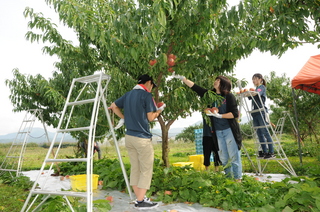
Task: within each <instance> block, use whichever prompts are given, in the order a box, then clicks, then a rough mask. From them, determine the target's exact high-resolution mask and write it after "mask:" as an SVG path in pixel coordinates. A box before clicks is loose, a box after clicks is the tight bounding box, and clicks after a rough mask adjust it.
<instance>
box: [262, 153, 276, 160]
mask: <svg viewBox="0 0 320 212" xmlns="http://www.w3.org/2000/svg"><path fill="white" fill-rule="evenodd" d="M275 157H276V156H275V155H274V154H273V153H267V154H266V156H264V159H269V158H275Z"/></svg>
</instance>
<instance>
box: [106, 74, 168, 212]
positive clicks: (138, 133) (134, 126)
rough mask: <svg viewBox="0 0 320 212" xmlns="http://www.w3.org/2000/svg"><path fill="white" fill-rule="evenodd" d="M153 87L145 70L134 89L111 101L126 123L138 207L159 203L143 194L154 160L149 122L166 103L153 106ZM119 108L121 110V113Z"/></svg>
mask: <svg viewBox="0 0 320 212" xmlns="http://www.w3.org/2000/svg"><path fill="white" fill-rule="evenodd" d="M154 87H156V84H155V83H154V82H153V79H152V77H150V76H149V75H147V74H145V75H141V76H140V77H139V79H138V84H137V85H136V86H135V87H134V88H133V90H131V91H129V92H127V93H125V94H124V95H123V96H121V97H120V98H119V99H117V100H116V101H115V102H114V103H112V104H111V109H112V110H113V112H114V113H115V114H116V115H117V116H119V117H120V118H121V120H120V123H124V124H125V126H126V135H125V146H126V148H127V150H128V154H129V158H130V163H131V173H130V185H131V186H132V188H133V190H134V193H135V195H136V197H137V200H136V202H135V208H138V209H148V208H154V207H157V206H158V203H153V202H151V201H149V198H147V197H145V194H146V192H147V190H148V189H149V188H150V184H151V179H152V173H153V161H154V150H153V146H152V134H151V132H150V126H149V122H150V121H153V120H154V119H156V118H157V117H158V116H159V115H160V113H161V112H162V111H163V110H164V108H165V106H166V105H165V104H164V105H162V106H161V107H160V108H157V107H156V104H155V102H154V100H153V98H152V94H151V93H150V92H151V90H152V88H154ZM121 109H123V110H124V114H123V113H122V112H121ZM117 127H119V126H117Z"/></svg>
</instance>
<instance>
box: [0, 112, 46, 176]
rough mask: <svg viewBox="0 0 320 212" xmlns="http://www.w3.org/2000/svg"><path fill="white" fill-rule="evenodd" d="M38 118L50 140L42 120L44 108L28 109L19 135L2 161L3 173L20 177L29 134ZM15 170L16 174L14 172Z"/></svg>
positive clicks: (1, 168)
mask: <svg viewBox="0 0 320 212" xmlns="http://www.w3.org/2000/svg"><path fill="white" fill-rule="evenodd" d="M38 119H39V120H40V121H41V122H42V124H43V129H44V131H45V135H46V139H47V141H48V142H50V141H49V137H48V132H47V130H46V127H45V124H44V122H43V120H42V110H41V109H30V110H27V112H26V114H25V116H24V118H23V121H22V123H21V126H20V128H19V131H18V132H17V135H16V137H15V139H14V140H13V142H12V144H11V146H10V148H9V150H8V152H7V155H6V157H5V159H4V160H3V161H2V164H1V166H0V171H1V174H4V173H5V172H9V173H10V175H11V177H18V176H20V175H21V168H22V164H23V160H24V154H25V151H26V147H27V143H28V140H29V138H30V135H29V134H30V133H31V131H32V129H33V126H34V123H35V121H37V120H38ZM13 172H15V174H13Z"/></svg>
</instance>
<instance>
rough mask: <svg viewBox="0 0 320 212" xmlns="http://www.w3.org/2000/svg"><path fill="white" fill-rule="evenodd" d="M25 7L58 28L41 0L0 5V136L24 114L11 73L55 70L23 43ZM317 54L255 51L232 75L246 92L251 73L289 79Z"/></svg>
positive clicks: (310, 50)
mask: <svg viewBox="0 0 320 212" xmlns="http://www.w3.org/2000/svg"><path fill="white" fill-rule="evenodd" d="M232 1H236V0H232ZM26 7H30V8H34V10H35V11H36V12H42V13H43V14H44V15H45V17H50V18H51V19H52V20H53V21H54V22H55V23H56V24H59V21H58V17H57V14H56V13H54V11H53V10H52V9H50V8H49V7H48V6H47V5H46V4H45V1H44V0H32V1H28V0H14V1H7V0H2V1H0V29H1V33H0V48H1V51H0V58H1V63H0V69H1V75H0V90H1V92H0V102H1V110H0V119H1V122H0V135H6V134H8V133H14V132H17V131H18V130H19V128H20V126H21V123H22V121H23V119H24V116H25V114H26V112H21V113H14V112H13V105H12V104H11V102H10V99H9V95H10V90H9V88H8V87H7V86H6V85H5V80H7V79H9V80H12V79H13V74H12V70H13V69H15V68H18V69H19V71H20V72H21V73H23V74H30V75H36V74H38V73H40V74H41V75H42V76H44V77H46V78H49V77H51V76H52V72H53V71H54V70H55V68H54V66H53V64H54V62H55V61H56V60H57V58H55V57H51V56H49V55H45V54H42V47H43V46H44V44H42V43H40V44H38V43H30V41H27V40H26V39H25V34H26V32H27V31H28V28H27V23H28V20H27V19H25V17H24V16H23V11H24V9H25V8H26ZM59 31H60V32H61V33H62V34H63V36H65V37H66V38H67V39H68V40H72V39H73V38H74V34H73V32H72V30H70V29H67V28H66V27H63V26H59ZM319 53H320V50H319V49H317V46H316V45H310V44H308V45H304V46H301V47H298V48H296V49H294V50H288V51H287V52H286V53H285V54H284V55H283V56H282V57H281V58H278V57H277V56H271V55H270V54H269V53H261V52H259V51H255V52H253V53H252V54H251V55H250V56H249V57H247V58H245V59H242V60H240V61H238V63H237V65H236V67H235V69H234V73H235V74H236V77H237V78H239V79H246V80H247V81H248V82H249V85H248V86H247V87H248V88H250V87H253V84H252V81H251V77H252V75H253V74H254V73H261V74H262V75H268V74H269V73H270V71H275V72H276V73H277V75H278V76H280V75H282V74H283V73H286V75H287V76H288V77H290V79H292V78H293V77H294V76H295V75H296V74H297V73H298V72H299V71H300V69H301V68H302V67H303V65H304V64H305V63H306V62H307V60H308V59H309V58H310V56H313V55H317V54H319ZM191 80H192V79H191ZM200 120H201V114H200V113H199V112H195V113H193V114H192V116H191V117H188V118H186V119H178V120H177V121H176V122H175V123H174V124H173V125H172V126H171V128H180V127H188V126H189V125H191V124H194V123H196V122H198V121H200ZM34 127H41V128H42V127H43V125H42V123H40V122H36V123H35V124H34ZM46 128H47V129H48V130H49V131H52V132H54V131H55V130H54V129H53V128H51V127H48V126H46Z"/></svg>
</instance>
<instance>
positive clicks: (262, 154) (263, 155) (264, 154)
mask: <svg viewBox="0 0 320 212" xmlns="http://www.w3.org/2000/svg"><path fill="white" fill-rule="evenodd" d="M266 155H267V153H264V152H262V151H259V155H258V158H265V156H266Z"/></svg>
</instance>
